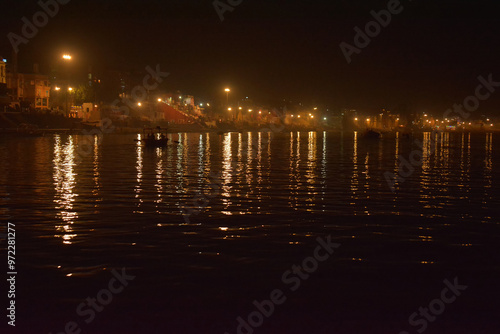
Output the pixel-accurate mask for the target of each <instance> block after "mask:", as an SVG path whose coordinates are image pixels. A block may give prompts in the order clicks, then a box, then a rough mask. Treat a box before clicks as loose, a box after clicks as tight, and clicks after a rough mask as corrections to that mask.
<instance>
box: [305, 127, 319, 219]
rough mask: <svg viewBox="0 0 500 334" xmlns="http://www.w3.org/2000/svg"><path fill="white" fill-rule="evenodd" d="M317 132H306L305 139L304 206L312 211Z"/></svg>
mask: <svg viewBox="0 0 500 334" xmlns="http://www.w3.org/2000/svg"><path fill="white" fill-rule="evenodd" d="M316 154H317V133H316V131H310V132H309V133H308V140H307V169H306V173H305V178H306V182H307V198H306V202H307V203H306V206H307V211H313V207H315V206H316V194H317V193H316V186H315V185H316V182H317V178H318V175H317V172H316V168H317V161H316Z"/></svg>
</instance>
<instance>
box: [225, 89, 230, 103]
mask: <svg viewBox="0 0 500 334" xmlns="http://www.w3.org/2000/svg"><path fill="white" fill-rule="evenodd" d="M224 91H225V92H226V105H228V104H229V92H230V91H231V90H230V89H229V88H226V89H224Z"/></svg>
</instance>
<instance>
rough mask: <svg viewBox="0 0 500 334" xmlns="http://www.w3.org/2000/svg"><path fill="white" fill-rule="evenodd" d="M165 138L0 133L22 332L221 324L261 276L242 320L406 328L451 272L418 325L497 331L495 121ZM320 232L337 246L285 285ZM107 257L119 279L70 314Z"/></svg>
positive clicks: (95, 286) (293, 329) (278, 328)
mask: <svg viewBox="0 0 500 334" xmlns="http://www.w3.org/2000/svg"><path fill="white" fill-rule="evenodd" d="M170 136H171V139H172V140H178V141H179V144H176V143H174V142H173V141H171V144H169V145H168V146H167V147H165V148H153V149H151V148H145V147H141V146H140V142H137V141H134V139H137V138H138V135H106V136H104V137H102V138H99V137H91V136H81V135H54V136H50V137H42V138H22V139H21V138H1V143H0V155H1V157H2V159H1V165H0V180H1V183H0V184H1V185H2V187H1V188H0V189H1V192H2V202H3V203H2V209H3V210H2V212H3V213H4V217H5V221H9V222H13V223H15V224H16V233H17V234H16V241H17V255H16V259H17V266H18V272H19V277H18V283H17V284H18V289H19V290H18V303H19V305H18V322H19V326H21V328H24V331H23V333H39V332H47V333H48V332H51V331H52V332H53V333H58V332H60V331H63V330H64V326H65V324H66V323H67V322H69V321H75V322H76V323H77V324H78V326H79V328H80V329H81V330H82V332H84V333H118V332H120V333H157V332H158V333H221V334H222V333H224V332H226V331H227V332H229V333H236V332H237V325H238V323H237V320H236V319H237V317H238V316H241V317H244V318H245V319H246V316H247V315H248V314H249V313H251V312H252V311H254V310H255V306H254V305H252V302H253V301H254V300H263V299H266V298H267V299H268V298H269V293H270V291H272V290H273V289H275V288H278V289H282V290H283V291H286V296H287V301H286V302H285V303H284V304H283V305H280V306H276V310H275V312H274V313H273V315H272V316H270V317H269V318H268V319H267V318H266V320H265V321H264V323H263V324H262V325H261V326H259V328H257V329H255V332H256V333H257V332H259V333H378V332H380V333H390V332H393V333H399V332H400V331H404V330H406V331H408V332H416V329H417V328H419V327H412V326H410V325H409V323H408V316H409V315H410V314H412V313H413V312H415V311H416V310H418V308H419V307H420V306H423V305H428V303H429V302H430V301H431V300H433V299H434V298H438V297H439V294H440V291H441V290H442V288H443V287H444V285H443V280H444V279H450V280H451V279H453V278H454V277H458V278H459V280H460V281H463V282H464V283H463V284H466V285H468V289H467V290H466V291H465V292H463V296H461V297H459V299H457V301H456V302H454V303H453V304H452V305H449V306H447V309H446V311H445V312H444V313H443V314H442V315H440V316H439V319H437V320H435V322H432V323H431V324H430V325H429V328H428V329H427V332H428V333H445V332H446V331H444V330H445V329H450V328H451V331H450V333H451V332H453V333H490V332H491V333H498V331H495V330H496V329H500V326H499V324H498V320H496V319H497V318H498V317H497V313H498V312H497V311H498V310H499V302H498V300H499V298H498V297H499V294H498V292H497V290H498V289H496V288H495V284H496V281H497V279H498V278H499V277H498V273H499V271H500V270H499V269H500V266H499V261H498V260H499V255H498V254H499V252H498V251H499V249H498V246H497V245H498V243H499V242H500V238H499V232H500V231H499V217H500V214H499V213H500V209H499V208H500V201H499V196H498V195H499V193H500V191H499V180H500V173H499V172H498V171H499V169H498V166H499V165H500V154H499V152H500V147H499V146H498V145H499V139H500V138H499V137H498V136H497V135H495V134H491V133H483V134H469V133H464V134H462V133H442V134H437V135H433V134H431V133H424V134H421V135H417V136H416V137H414V138H402V137H400V136H396V135H393V136H386V137H384V138H383V139H382V140H380V141H366V140H364V139H363V138H361V137H360V135H359V134H357V133H329V132H292V133H290V132H286V133H267V132H265V133H264V132H249V133H246V132H244V133H226V134H223V135H218V134H214V133H202V134H199V133H196V134H195V133H191V134H185V133H180V134H172V135H170ZM399 157H402V158H403V159H404V160H405V161H408V162H407V163H403V164H401V159H400V158H399ZM412 163H413V164H412ZM389 175H400V177H399V178H397V179H393V178H391V177H389ZM388 180H389V181H388ZM390 180H393V182H391V181H390ZM391 185H392V189H391ZM328 235H330V236H331V238H332V240H334V241H335V242H337V243H340V244H341V246H340V247H339V248H338V250H337V251H336V252H335V253H334V254H333V255H332V256H331V258H329V259H328V261H326V262H324V263H320V264H319V267H318V269H317V270H316V271H314V272H313V273H311V274H310V277H308V278H307V279H304V280H303V281H302V284H301V286H300V288H299V289H297V291H290V289H289V286H287V285H286V284H285V283H284V282H283V280H282V274H283V273H284V272H285V271H286V270H288V269H290V268H291V266H292V265H294V264H300V263H301V262H302V260H303V259H304V258H306V257H308V256H311V255H312V254H313V251H314V248H315V246H316V245H317V241H316V238H317V237H323V238H324V237H326V236H328ZM121 268H126V270H127V272H128V273H130V274H131V275H134V276H135V279H134V280H133V281H131V282H130V284H129V285H128V286H127V287H126V288H125V289H124V291H123V292H121V293H119V294H117V295H115V296H114V297H113V300H112V301H111V303H110V304H109V305H106V306H105V308H104V310H102V311H101V312H97V313H96V314H97V315H96V317H95V319H93V320H92V321H90V323H86V322H85V319H86V317H82V316H80V315H79V314H78V313H77V312H76V309H77V306H78V305H79V304H80V303H81V302H82V301H85V299H86V298H87V297H92V296H94V297H95V296H96V295H97V293H98V292H99V291H100V290H101V289H103V288H106V287H107V286H108V285H107V284H108V282H109V280H110V278H111V277H113V276H112V274H111V271H112V270H113V269H117V270H121ZM492 291H495V292H492ZM35 329H36V330H35Z"/></svg>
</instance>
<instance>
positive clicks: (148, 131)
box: [135, 126, 179, 147]
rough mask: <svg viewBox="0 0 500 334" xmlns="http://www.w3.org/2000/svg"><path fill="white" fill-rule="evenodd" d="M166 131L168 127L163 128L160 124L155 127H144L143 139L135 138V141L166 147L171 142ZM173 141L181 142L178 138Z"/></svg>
mask: <svg viewBox="0 0 500 334" xmlns="http://www.w3.org/2000/svg"><path fill="white" fill-rule="evenodd" d="M166 132H167V129H162V128H160V127H159V126H157V127H156V128H155V129H153V128H144V130H143V135H142V137H141V139H135V141H140V142H142V143H143V144H144V146H146V147H164V146H166V145H167V144H168V142H169V139H168V138H167V136H166ZM173 142H174V143H176V144H178V143H179V142H178V141H177V140H173Z"/></svg>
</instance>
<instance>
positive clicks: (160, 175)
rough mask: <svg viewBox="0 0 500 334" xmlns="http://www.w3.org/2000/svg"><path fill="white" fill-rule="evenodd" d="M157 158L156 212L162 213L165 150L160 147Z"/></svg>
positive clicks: (157, 150) (157, 149)
mask: <svg viewBox="0 0 500 334" xmlns="http://www.w3.org/2000/svg"><path fill="white" fill-rule="evenodd" d="M156 157H157V159H158V160H157V162H156V168H155V179H156V182H155V188H156V193H157V194H156V199H155V201H154V202H155V207H156V212H157V213H160V210H159V206H160V204H161V202H162V201H163V198H162V196H163V171H164V170H163V150H162V148H160V147H158V148H156Z"/></svg>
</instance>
